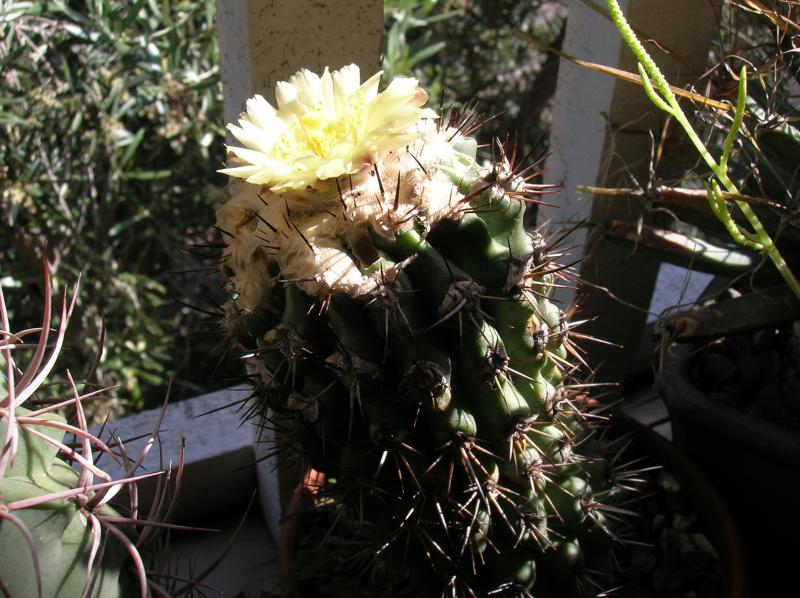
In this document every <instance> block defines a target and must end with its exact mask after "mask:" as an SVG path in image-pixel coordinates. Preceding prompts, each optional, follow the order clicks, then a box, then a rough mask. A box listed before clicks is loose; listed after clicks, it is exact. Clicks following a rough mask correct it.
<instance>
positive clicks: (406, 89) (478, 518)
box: [217, 65, 623, 597]
mask: <svg viewBox="0 0 800 598" xmlns="http://www.w3.org/2000/svg"><path fill="white" fill-rule="evenodd" d="M378 84H379V75H376V76H374V77H372V78H370V79H369V80H368V81H366V82H365V83H363V84H362V83H361V82H360V74H359V70H358V68H357V67H355V66H352V65H351V66H348V67H345V68H343V69H341V70H338V71H334V72H330V71H328V70H327V69H326V70H325V72H324V73H323V74H322V75H321V76H318V75H316V74H313V73H311V72H309V71H305V70H304V71H300V72H299V73H297V74H296V75H294V76H293V77H292V78H291V80H290V81H288V82H281V83H279V84H278V86H277V90H276V97H277V108H275V107H273V106H272V105H271V104H269V103H268V102H267V101H266V100H265V99H264V98H262V97H260V96H256V97H255V98H253V99H251V100H249V101H248V103H247V111H246V113H243V114H242V116H241V119H240V120H239V122H238V124H232V125H229V129H230V131H231V133H232V135H233V136H234V137H235V138H236V139H237V140H238V142H239V143H240V145H234V146H231V147H229V156H230V160H231V163H230V167H229V168H226V169H225V170H223V172H225V173H226V174H229V175H230V176H231V177H233V178H234V181H233V182H232V183H231V188H232V196H231V198H230V200H229V201H228V202H227V203H226V204H225V205H224V206H223V207H221V208H220V209H219V211H218V213H217V226H218V229H219V230H220V231H221V234H222V236H223V238H224V241H225V247H224V250H223V254H222V258H221V264H222V269H223V272H224V274H225V276H226V280H227V284H228V287H229V289H230V291H231V295H232V301H231V303H230V304H229V305H228V308H227V310H226V313H227V316H226V323H227V327H228V330H229V334H230V338H231V339H233V340H235V342H236V343H238V344H239V346H240V347H241V348H242V350H243V352H244V353H245V354H246V355H247V356H248V357H249V359H250V360H251V363H252V365H253V369H254V371H256V372H258V376H253V378H257V379H256V380H255V390H254V408H253V410H252V412H253V413H255V414H256V415H257V416H258V417H260V418H262V420H261V424H262V425H264V426H266V427H270V428H271V429H273V430H274V431H275V438H277V441H276V442H277V446H276V450H279V451H281V456H282V458H283V459H284V460H286V459H289V458H290V456H292V455H294V456H295V457H296V458H297V460H296V463H297V464H298V465H299V470H300V471H301V472H302V471H308V470H315V471H317V472H321V473H322V474H324V476H325V479H326V482H325V484H324V486H323V487H322V488H321V489H320V491H319V493H318V494H317V497H316V500H315V501H314V505H315V506H314V509H313V511H312V513H311V514H310V515H309V516H310V517H313V518H314V520H315V521H316V522H317V524H318V525H320V524H321V525H322V526H323V529H322V531H319V532H318V533H317V535H316V537H315V538H313V541H310V542H305V543H304V542H303V541H302V540H301V542H300V545H299V547H298V555H297V565H298V570H300V571H302V570H303V568H304V567H305V571H306V573H305V574H302V573H301V574H300V577H302V576H303V575H306V577H309V576H316V575H319V576H320V577H321V578H322V579H327V580H331V579H333V578H335V579H336V580H337V581H336V583H337V584H339V585H338V587H339V590H337V591H334V590H331V593H332V594H333V595H372V594H374V595H382V596H385V595H413V596H429V595H430V596H439V595H447V596H451V595H452V596H474V595H535V596H537V597H538V596H556V595H557V596H561V597H563V596H572V595H575V596H579V595H582V593H583V592H588V591H590V590H591V591H592V593H594V592H595V591H597V590H596V588H595V587H594V585H593V584H596V583H600V582H601V580H599V579H595V577H596V575H595V574H594V573H592V572H593V571H599V570H601V569H604V568H606V566H607V565H608V562H607V561H608V560H610V559H609V554H610V551H609V550H608V548H609V547H610V545H611V543H612V541H611V539H612V537H613V533H612V531H611V530H610V521H611V520H612V519H613V518H616V515H618V514H619V513H621V512H623V510H622V509H620V508H619V507H618V506H615V504H616V503H617V502H618V500H619V495H620V490H619V488H618V487H617V485H615V479H614V475H613V472H612V470H611V468H610V467H609V466H608V465H607V461H606V460H605V457H606V454H605V452H606V448H605V446H604V445H603V442H602V440H601V438H600V436H601V435H599V434H595V433H594V432H595V430H594V425H593V423H592V422H593V421H594V420H595V419H599V418H595V417H594V416H593V415H592V414H588V413H585V409H586V405H587V403H589V401H587V400H585V398H584V399H582V393H583V389H584V388H585V387H584V386H582V385H580V384H578V383H577V382H576V381H575V379H574V374H575V372H576V370H577V369H579V367H580V365H581V358H580V355H579V353H578V351H577V350H576V348H575V346H574V345H573V340H574V336H575V334H576V333H575V332H574V331H573V324H571V323H569V322H568V321H567V318H566V316H565V313H564V311H563V310H562V309H561V308H559V307H558V306H557V305H556V304H555V303H553V302H552V301H551V300H550V299H549V298H548V297H549V295H550V291H551V289H552V288H553V287H554V286H555V285H556V284H558V280H560V274H561V273H562V272H563V270H564V269H563V268H562V267H561V266H559V265H557V263H556V259H557V257H559V256H557V255H555V254H556V253H557V248H555V246H554V245H555V244H557V242H556V241H552V240H550V241H549V240H547V239H546V238H545V237H544V235H543V234H540V233H539V232H534V231H528V230H526V228H525V226H524V224H523V217H524V214H525V208H526V205H527V203H529V202H531V201H536V197H537V196H538V195H540V194H541V192H542V188H541V186H537V185H534V184H532V183H530V182H529V181H530V178H531V175H532V174H533V171H532V169H531V168H532V167H530V166H529V167H525V166H520V165H518V164H516V162H520V163H524V162H525V160H516V159H515V156H514V155H513V151H511V150H508V149H504V147H503V145H502V144H501V143H499V142H496V143H495V144H493V146H492V147H491V148H490V151H489V152H487V153H490V154H491V155H492V158H491V159H490V160H488V161H487V163H486V164H485V165H481V164H479V162H478V161H477V158H476V150H477V144H476V141H475V140H474V139H473V138H471V137H470V133H471V132H472V130H473V129H474V127H475V123H476V120H475V118H474V115H473V114H472V113H469V112H468V113H456V114H450V115H448V116H439V115H437V114H435V113H434V112H433V111H431V110H429V109H426V108H423V107H422V106H423V104H424V103H425V101H426V94H425V93H424V91H422V90H421V89H420V88H419V87H418V86H417V81H416V80H414V79H408V78H398V79H394V80H393V81H391V82H390V83H389V84H388V86H387V87H386V88H385V90H384V91H382V92H380V93H378ZM317 529H318V530H319V527H317ZM304 547H309V548H308V550H310V551H311V553H309V554H306V553H305V552H304V550H305V548H304ZM598 548H600V550H597V549H598ZM325 587H326V586H325V585H324V584H323V585H319V584H318V585H315V589H314V592H313V593H314V595H317V594H316V593H319V592H324V591H325V590H324V588H325ZM337 592H338V594H337Z"/></svg>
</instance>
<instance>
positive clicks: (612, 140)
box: [539, 0, 720, 382]
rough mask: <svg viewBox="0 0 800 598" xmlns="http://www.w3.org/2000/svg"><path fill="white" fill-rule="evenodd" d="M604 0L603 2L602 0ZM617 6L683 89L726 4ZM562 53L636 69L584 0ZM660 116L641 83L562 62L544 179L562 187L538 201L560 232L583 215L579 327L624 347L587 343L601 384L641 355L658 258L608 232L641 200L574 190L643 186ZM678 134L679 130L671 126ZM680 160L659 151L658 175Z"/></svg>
mask: <svg viewBox="0 0 800 598" xmlns="http://www.w3.org/2000/svg"><path fill="white" fill-rule="evenodd" d="M599 4H602V5H603V7H604V6H605V3H604V2H599ZM621 4H622V8H623V10H624V11H625V14H626V16H627V17H628V20H629V21H630V22H631V24H632V25H633V26H634V28H635V29H636V30H637V31H639V32H640V37H642V38H644V39H645V40H648V39H653V40H658V45H660V46H661V47H662V48H668V49H669V51H670V55H667V54H666V53H664V52H662V51H660V50H659V49H658V47H657V45H656V44H653V43H649V44H647V48H648V50H649V51H650V52H651V54H652V55H653V57H654V58H655V60H656V62H657V63H658V64H659V66H660V68H661V69H662V71H663V72H664V74H665V76H666V77H667V79H668V80H669V81H670V82H671V83H673V84H674V85H678V86H681V85H684V84H686V83H689V82H693V81H696V80H697V78H698V77H699V76H700V75H701V74H702V73H703V71H704V69H705V65H706V59H707V56H708V51H709V47H710V43H711V40H712V38H713V36H714V35H715V33H716V31H717V30H718V26H719V7H720V3H719V2H718V1H717V0H713V1H711V0H710V1H708V2H697V1H696V0H671V1H670V2H663V1H662V0H628V1H627V2H621ZM563 50H564V52H566V53H568V54H570V55H572V56H575V57H577V58H580V59H583V60H587V61H591V62H595V63H600V64H604V65H607V66H613V67H617V68H621V69H624V70H626V71H628V72H631V73H636V72H637V69H636V64H635V61H634V58H633V55H632V54H631V52H630V51H629V50H628V48H627V46H623V44H622V43H621V40H620V37H619V34H618V33H617V31H616V29H615V27H614V26H613V24H612V23H611V22H610V20H609V19H607V18H606V17H604V16H603V15H601V14H600V13H599V12H598V11H596V10H594V9H592V8H591V7H589V6H587V5H586V4H585V3H584V2H582V1H581V0H571V1H570V2H569V17H568V21H567V33H566V37H565V40H564V46H563ZM663 122H664V118H663V113H659V112H658V111H657V110H656V109H655V108H654V107H653V106H652V104H651V103H650V101H649V100H648V99H647V97H646V96H645V94H644V92H643V91H642V89H641V88H640V87H639V86H638V85H635V84H632V83H628V82H624V81H620V80H618V79H615V78H613V77H611V76H610V75H603V74H599V73H595V72H593V71H590V70H589V69H586V68H584V67H580V66H577V65H574V64H572V63H570V62H568V61H566V60H564V59H562V60H561V65H560V71H559V77H558V87H557V90H556V98H555V104H554V110H553V126H552V141H551V149H552V154H551V157H550V158H549V159H548V162H547V165H546V167H545V179H546V181H547V182H549V183H556V184H559V185H562V186H563V191H562V192H561V193H560V194H559V195H558V196H557V198H556V201H554V202H552V203H556V204H558V206H559V207H558V208H548V207H545V206H540V211H539V222H540V223H543V222H550V223H551V226H552V228H556V229H563V228H567V227H570V226H573V225H576V224H578V223H580V222H584V225H583V226H581V227H580V228H579V229H578V231H577V232H576V234H575V235H574V236H573V238H572V239H573V241H572V242H571V243H570V245H571V246H576V245H577V248H576V249H574V250H573V251H572V258H573V259H575V258H582V262H581V265H580V274H581V277H582V278H583V279H584V280H586V281H587V282H588V283H589V284H587V285H585V286H584V289H585V292H582V293H581V295H580V297H579V307H580V308H581V313H582V314H584V315H585V316H586V317H596V318H597V319H596V320H594V321H593V322H590V323H589V324H587V325H586V326H585V327H584V328H583V332H585V333H586V334H590V335H592V336H595V337H597V338H601V339H604V340H607V341H611V342H613V343H616V344H618V345H621V346H622V348H615V347H609V346H607V345H599V344H591V345H590V346H587V347H586V348H587V349H588V351H589V357H588V360H589V362H590V363H591V364H592V365H594V366H599V371H598V374H599V375H598V378H599V379H600V380H603V381H609V382H612V381H613V382H617V381H622V380H623V379H624V376H625V374H626V372H627V368H628V366H629V365H630V364H631V363H632V361H633V357H634V356H635V355H636V353H637V350H638V348H639V344H640V340H641V338H642V333H643V329H644V326H645V321H646V317H647V308H648V306H649V305H650V300H651V296H652V293H653V288H654V286H655V281H656V276H657V273H658V268H659V264H658V263H657V262H654V261H653V260H652V259H651V258H648V257H646V256H645V255H644V254H643V253H638V252H635V251H633V250H632V249H631V248H630V247H628V246H622V245H619V244H615V243H612V242H610V241H608V240H607V239H606V238H605V237H604V225H605V224H606V223H608V222H610V221H611V220H627V221H637V220H638V219H639V218H640V217H642V216H643V215H644V206H643V203H642V201H641V200H640V199H631V198H626V197H614V198H608V197H601V196H597V197H594V198H592V197H591V196H586V195H577V194H576V192H575V188H576V186H578V185H597V186H605V187H614V186H619V187H632V186H636V185H637V183H638V184H640V185H642V186H646V185H647V183H648V180H649V177H650V167H651V149H652V147H653V144H654V143H658V140H659V137H658V136H659V133H660V128H661V125H662V124H663ZM651 131H652V132H653V137H651V135H650V132H651ZM672 132H673V134H675V135H676V136H680V133H679V132H677V131H676V130H675V129H672ZM681 150H682V151H683V152H686V153H685V155H690V156H691V157H692V158H694V155H691V154H690V152H692V151H693V150H691V149H687V148H686V147H685V146H683V147H682V148H681ZM675 157H676V156H675V155H673V154H670V153H669V152H667V153H665V155H664V156H663V157H662V159H661V162H660V164H659V174H660V175H661V176H669V175H670V174H675V173H676V169H675ZM671 164H672V168H671V167H670V165H671ZM634 181H635V182H634ZM645 222H647V219H646V217H645ZM597 287H604V288H606V289H608V291H609V292H608V293H607V292H604V291H600V290H598V289H597ZM611 295H613V297H614V298H612V296H611ZM555 296H556V299H558V300H560V301H562V302H563V303H564V304H568V303H569V302H570V301H571V300H573V299H574V292H572V291H570V290H565V289H559V290H558V291H557V292H556V295H555Z"/></svg>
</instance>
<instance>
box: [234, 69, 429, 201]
mask: <svg viewBox="0 0 800 598" xmlns="http://www.w3.org/2000/svg"><path fill="white" fill-rule="evenodd" d="M380 76H381V73H380V72H379V73H377V74H375V75H373V76H372V77H370V78H369V79H368V80H367V81H366V82H364V83H363V84H362V83H361V74H360V71H359V68H358V66H356V65H354V64H351V65H349V66H346V67H343V68H341V69H339V70H338V71H333V72H332V73H331V72H329V71H328V69H327V67H326V68H325V72H324V73H323V74H322V76H321V77H320V76H318V75H316V74H315V73H312V72H310V71H308V70H305V69H303V70H301V71H299V72H298V73H296V74H295V75H293V76H292V77H291V79H290V80H289V82H286V81H280V82H279V83H278V85H277V88H276V92H275V96H276V99H277V104H278V108H277V109H275V108H274V107H273V106H272V105H271V104H270V103H269V102H267V101H266V100H265V99H264V98H263V97H262V96H260V95H257V96H255V97H254V98H251V99H250V100H248V101H247V112H246V113H244V114H242V116H241V118H240V120H239V124H238V126H237V125H234V124H229V125H228V129H229V130H230V132H231V133H232V134H233V136H234V137H235V138H236V139H237V140H238V141H239V142H240V143H241V144H242V145H243V146H244V147H236V146H228V151H229V152H230V153H231V154H232V155H233V158H232V160H231V162H232V163H233V164H234V166H233V167H231V168H225V169H223V170H220V172H222V173H224V174H228V175H230V176H233V177H239V178H242V179H245V180H246V181H248V182H250V183H254V184H257V185H267V186H268V187H270V188H271V189H273V190H274V191H281V190H286V189H302V188H304V187H307V186H309V185H314V184H315V183H316V182H317V181H318V180H325V179H330V178H334V177H338V176H341V175H343V174H352V173H355V172H358V171H359V170H361V169H362V168H363V167H364V166H365V165H367V164H370V163H372V162H374V161H375V160H376V159H378V157H379V155H380V154H381V153H383V152H386V151H389V150H393V149H397V148H400V147H403V146H405V145H407V144H408V143H410V142H411V141H413V140H414V139H415V138H416V137H418V136H419V135H420V133H419V132H418V131H417V129H416V127H414V125H415V124H417V123H418V122H419V121H420V120H421V119H424V118H435V116H436V114H435V113H434V112H433V111H431V110H429V109H427V108H425V109H423V108H422V107H421V106H422V105H423V104H424V103H425V101H426V100H427V99H428V95H427V94H426V93H425V91H423V90H422V89H420V88H419V87H418V85H417V80H416V79H412V78H408V77H398V78H396V79H394V80H393V81H392V82H391V83H390V84H389V86H388V87H387V88H386V89H385V90H384V91H382V92H381V93H378V83H379V81H380Z"/></svg>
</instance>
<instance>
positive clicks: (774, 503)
mask: <svg viewBox="0 0 800 598" xmlns="http://www.w3.org/2000/svg"><path fill="white" fill-rule="evenodd" d="M694 350H695V347H694V346H693V345H689V344H674V345H672V346H670V347H669V349H668V350H667V351H666V352H665V353H664V355H663V356H662V366H661V369H660V371H659V372H658V376H657V380H656V383H657V386H658V389H659V391H660V392H661V395H662V396H663V397H664V400H665V402H666V404H667V408H668V409H669V412H670V419H671V422H672V433H673V438H674V441H675V444H676V445H677V446H678V447H679V448H680V449H681V451H683V452H684V453H685V454H686V455H687V457H688V458H689V459H691V460H692V462H693V463H694V464H695V465H696V466H697V467H698V469H700V470H701V471H703V472H704V473H705V475H706V476H707V477H708V479H709V480H710V481H711V483H712V484H713V485H714V486H715V488H716V489H717V491H718V492H719V494H720V496H721V497H722V499H723V500H724V501H725V503H726V504H727V505H728V506H729V508H730V510H731V512H732V513H733V516H734V517H735V518H736V521H737V523H738V524H739V526H740V528H741V530H742V534H743V537H744V539H745V542H746V545H747V547H748V550H749V551H750V554H749V557H750V564H751V569H752V574H753V595H754V596H758V597H760V596H784V595H796V589H795V588H796V582H795V581H794V579H793V578H794V569H793V568H794V566H795V563H796V560H797V549H796V548H793V549H791V550H786V548H785V544H786V542H787V541H788V542H790V543H792V544H794V543H796V540H797V538H798V536H800V509H798V508H797V504H796V502H797V497H798V496H800V433H798V432H797V431H794V430H789V429H787V428H785V427H782V426H780V425H779V424H776V423H773V422H768V421H765V420H762V419H758V418H756V417H754V416H752V415H750V414H748V413H745V412H743V411H740V410H738V409H735V408H733V407H731V406H729V405H726V404H725V403H723V402H721V401H717V400H714V399H712V398H711V397H709V396H708V395H707V394H706V393H704V392H703V391H701V390H700V389H698V388H697V387H696V386H695V385H694V384H693V383H692V382H691V380H690V379H689V365H690V361H691V357H692V355H693V352H694ZM790 590H791V591H790ZM784 592H789V593H784Z"/></svg>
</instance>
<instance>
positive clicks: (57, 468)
mask: <svg viewBox="0 0 800 598" xmlns="http://www.w3.org/2000/svg"><path fill="white" fill-rule="evenodd" d="M44 288H45V307H44V317H43V320H42V325H41V327H38V328H33V329H27V330H23V331H21V332H14V331H12V330H11V327H10V323H9V317H8V316H9V314H8V310H7V308H6V303H5V298H4V296H3V292H2V289H1V288H0V382H1V383H2V389H3V391H2V395H1V396H2V400H1V401H0V439H2V446H3V449H2V453H0V555H2V558H0V590H2V591H0V594H2V595H4V596H8V597H10V598H27V597H30V596H38V597H39V598H42V597H45V598H50V597H56V596H64V597H69V598H72V597H78V596H81V597H91V598H95V597H98V598H116V597H121V596H142V598H144V597H146V596H149V595H151V592H157V593H159V594H160V595H164V594H165V593H164V592H163V591H161V590H160V588H159V586H157V585H156V584H154V583H153V582H151V581H150V580H148V579H147V577H146V575H145V565H144V562H143V560H142V557H141V555H140V552H139V550H140V549H141V548H142V547H143V546H144V545H146V544H147V543H148V542H151V541H152V540H153V539H154V537H155V535H156V532H157V531H158V527H159V526H161V525H165V524H161V523H160V522H159V521H160V519H161V518H162V517H163V515H164V509H165V508H166V507H167V506H168V505H169V501H168V500H165V497H166V493H167V488H166V486H163V488H164V490H163V494H162V493H159V496H157V497H156V504H158V505H160V506H161V508H160V509H154V510H153V511H152V512H151V513H150V514H149V515H137V512H136V496H137V494H136V484H137V482H138V481H139V480H141V479H143V478H146V477H151V476H157V475H160V474H162V473H164V472H156V473H148V474H144V475H141V474H138V473H137V470H138V468H139V465H140V464H141V462H142V459H144V456H145V455H146V454H147V453H146V452H147V450H148V449H149V448H150V446H152V441H153V440H155V435H156V432H155V431H154V432H153V437H152V438H151V439H150V440H151V442H149V443H147V448H146V449H145V451H144V452H143V453H142V454H140V455H139V456H138V457H136V456H131V457H128V455H127V454H126V452H125V447H124V445H123V444H122V442H121V441H119V439H117V440H118V442H117V443H116V447H115V450H113V451H112V449H111V448H110V447H109V445H108V444H107V443H105V442H103V441H102V440H101V439H100V438H99V437H97V436H96V435H94V434H92V433H91V432H90V431H89V430H88V428H87V422H86V417H85V415H84V411H83V407H82V401H84V400H86V399H89V398H92V397H96V396H97V395H98V394H99V393H98V391H95V392H90V393H79V392H78V390H77V387H76V385H75V383H74V381H73V379H72V377H71V376H70V375H69V372H68V373H67V379H68V382H69V387H68V392H69V395H71V396H70V398H68V399H66V400H64V401H61V402H59V403H55V404H53V403H45V404H44V405H35V404H34V401H35V398H36V392H37V390H38V389H39V388H40V387H41V385H42V384H43V382H44V381H45V379H46V378H47V376H48V375H49V373H50V371H51V370H52V368H53V366H54V365H55V363H56V360H57V357H58V354H59V352H60V350H61V346H62V344H63V341H64V335H65V333H66V328H67V323H68V321H69V318H70V315H71V313H72V310H73V307H74V297H75V296H76V294H77V286H76V289H75V292H74V293H73V301H72V302H68V301H67V298H66V295H65V296H64V300H63V305H62V309H61V313H60V320H59V322H58V327H57V331H56V332H55V334H54V335H53V334H51V322H52V319H51V308H50V301H51V297H50V279H49V274H48V273H47V267H45V280H44ZM37 335H38V340H37V341H36V342H33V343H31V342H30V340H29V339H30V338H31V337H33V338H36V336H37ZM53 336H55V339H54V340H53ZM51 341H52V348H50V345H49V343H50V342H51ZM48 348H50V354H49V355H48V354H47V353H48ZM26 358H27V359H26ZM63 409H72V410H73V412H74V413H75V415H76V421H75V423H74V424H70V423H68V422H67V420H66V419H65V418H64V417H62V416H61V415H59V414H58V411H59V410H63ZM67 435H69V436H72V437H73V438H74V439H75V443H76V444H77V447H74V448H73V445H70V443H69V441H68V440H67V439H66V438H65V437H66V436H67ZM99 455H103V456H104V458H105V459H106V460H107V461H108V460H115V461H116V462H117V463H119V464H121V465H122V466H123V471H126V472H127V473H128V475H127V476H126V477H125V478H124V479H118V480H112V478H111V475H109V474H108V473H106V472H105V471H104V470H103V469H102V468H101V467H99V466H98V465H97V463H96V461H97V456H99ZM69 462H72V463H74V464H75V465H76V467H75V468H73V467H72V466H70V465H69ZM126 487H127V489H128V490H129V495H130V498H131V506H132V508H131V513H130V515H129V516H122V515H121V514H120V513H119V512H118V511H117V510H116V509H115V508H112V507H111V505H110V503H109V501H111V500H112V499H113V498H114V497H115V496H116V495H117V494H118V493H119V492H120V491H121V490H122V489H123V488H126Z"/></svg>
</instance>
